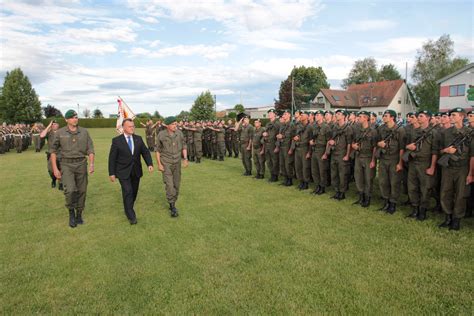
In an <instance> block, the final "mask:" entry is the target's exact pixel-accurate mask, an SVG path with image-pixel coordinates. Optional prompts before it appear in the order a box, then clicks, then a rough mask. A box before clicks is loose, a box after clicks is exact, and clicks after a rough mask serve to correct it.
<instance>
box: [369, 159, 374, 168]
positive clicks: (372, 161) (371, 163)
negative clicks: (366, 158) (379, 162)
mask: <svg viewBox="0 0 474 316" xmlns="http://www.w3.org/2000/svg"><path fill="white" fill-rule="evenodd" d="M369 168H370V169H374V168H375V160H371V161H370V164H369Z"/></svg>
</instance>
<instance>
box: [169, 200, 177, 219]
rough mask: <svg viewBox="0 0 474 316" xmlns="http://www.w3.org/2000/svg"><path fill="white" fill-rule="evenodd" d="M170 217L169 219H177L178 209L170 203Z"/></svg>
mask: <svg viewBox="0 0 474 316" xmlns="http://www.w3.org/2000/svg"><path fill="white" fill-rule="evenodd" d="M170 215H171V217H178V209H177V208H176V206H175V204H174V203H170Z"/></svg>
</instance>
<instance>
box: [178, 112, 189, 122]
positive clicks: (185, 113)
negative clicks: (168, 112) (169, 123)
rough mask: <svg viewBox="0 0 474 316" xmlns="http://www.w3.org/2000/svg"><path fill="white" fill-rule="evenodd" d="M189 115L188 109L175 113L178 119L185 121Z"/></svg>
mask: <svg viewBox="0 0 474 316" xmlns="http://www.w3.org/2000/svg"><path fill="white" fill-rule="evenodd" d="M190 117H191V113H189V112H188V111H181V112H180V113H179V114H178V115H176V119H177V120H178V121H185V120H186V121H187V120H189V119H190Z"/></svg>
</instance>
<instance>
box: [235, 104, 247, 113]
mask: <svg viewBox="0 0 474 316" xmlns="http://www.w3.org/2000/svg"><path fill="white" fill-rule="evenodd" d="M234 110H235V112H236V113H243V112H244V111H245V108H244V106H243V105H242V104H236V105H235V106H234Z"/></svg>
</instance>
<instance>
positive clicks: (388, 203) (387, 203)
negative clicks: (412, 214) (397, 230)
mask: <svg viewBox="0 0 474 316" xmlns="http://www.w3.org/2000/svg"><path fill="white" fill-rule="evenodd" d="M389 206H390V202H389V201H388V200H385V203H384V205H383V206H382V207H381V208H379V209H378V210H379V211H386V210H388V207H389Z"/></svg>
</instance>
